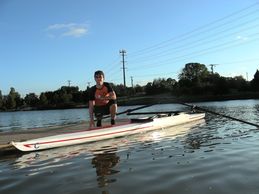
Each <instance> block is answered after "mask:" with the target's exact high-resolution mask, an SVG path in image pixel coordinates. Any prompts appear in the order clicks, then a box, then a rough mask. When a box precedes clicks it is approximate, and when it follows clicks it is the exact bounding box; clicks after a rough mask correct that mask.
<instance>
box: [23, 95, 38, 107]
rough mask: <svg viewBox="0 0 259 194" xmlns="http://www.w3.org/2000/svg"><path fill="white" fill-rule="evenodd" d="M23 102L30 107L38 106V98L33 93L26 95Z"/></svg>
mask: <svg viewBox="0 0 259 194" xmlns="http://www.w3.org/2000/svg"><path fill="white" fill-rule="evenodd" d="M24 101H25V103H26V104H27V105H29V106H31V107H35V106H37V105H38V104H39V98H38V96H37V95H36V94H35V93H30V94H27V95H26V96H25V98H24Z"/></svg>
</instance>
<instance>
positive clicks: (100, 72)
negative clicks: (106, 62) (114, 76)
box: [94, 70, 104, 77]
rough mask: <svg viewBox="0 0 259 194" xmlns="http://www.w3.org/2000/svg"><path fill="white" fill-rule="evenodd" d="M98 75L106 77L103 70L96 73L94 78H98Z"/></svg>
mask: <svg viewBox="0 0 259 194" xmlns="http://www.w3.org/2000/svg"><path fill="white" fill-rule="evenodd" d="M97 75H102V76H103V77H104V73H103V71H101V70H98V71H96V72H94V76H97Z"/></svg>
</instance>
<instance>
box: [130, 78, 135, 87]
mask: <svg viewBox="0 0 259 194" xmlns="http://www.w3.org/2000/svg"><path fill="white" fill-rule="evenodd" d="M130 79H131V87H132V88H133V86H134V85H133V77H132V76H130Z"/></svg>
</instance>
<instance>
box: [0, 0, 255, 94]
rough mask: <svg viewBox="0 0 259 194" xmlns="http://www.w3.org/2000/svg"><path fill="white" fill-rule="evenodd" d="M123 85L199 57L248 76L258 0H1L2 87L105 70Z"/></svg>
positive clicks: (67, 80)
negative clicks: (123, 52)
mask: <svg viewBox="0 0 259 194" xmlns="http://www.w3.org/2000/svg"><path fill="white" fill-rule="evenodd" d="M121 50H125V51H126V55H125V68H126V69H125V74H126V85H127V86H128V87H130V86H131V85H132V84H133V85H136V84H139V85H145V84H146V83H147V82H150V81H153V79H157V78H169V77H170V78H173V79H176V80H178V75H179V73H180V72H181V71H182V69H183V68H184V66H185V64H187V63H190V62H197V63H201V64H204V65H206V66H207V68H208V70H211V66H210V65H213V67H214V72H217V73H219V74H220V75H221V76H226V77H234V76H239V75H242V76H243V77H244V78H245V79H248V80H251V79H253V76H254V74H255V72H256V70H257V69H258V68H259V54H258V53H259V1H258V0H246V1H244V0H227V1H226V0H128V1H125V0H41V1H40V0H23V1H21V0H0V72H1V73H0V90H1V91H2V94H3V95H7V94H8V93H9V91H10V88H11V87H13V88H15V90H16V91H17V92H19V94H21V95H22V97H24V96H25V95H26V94H29V93H36V94H38V95H39V94H40V93H41V92H46V91H55V90H57V89H59V88H60V87H61V86H68V85H70V86H78V87H79V89H80V90H85V89H86V88H87V86H92V85H94V84H95V82H94V78H93V74H94V72H95V71H96V70H103V71H104V73H105V80H106V81H107V82H112V83H115V84H122V83H123V70H122V55H121V54H120V51H121Z"/></svg>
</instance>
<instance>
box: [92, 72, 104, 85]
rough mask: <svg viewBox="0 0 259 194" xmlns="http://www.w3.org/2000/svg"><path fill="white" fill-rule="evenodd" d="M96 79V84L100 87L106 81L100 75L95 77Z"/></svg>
mask: <svg viewBox="0 0 259 194" xmlns="http://www.w3.org/2000/svg"><path fill="white" fill-rule="evenodd" d="M94 79H95V81H96V83H97V84H98V85H102V84H103V81H104V77H103V75H100V74H99V75H95V76H94Z"/></svg>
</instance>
